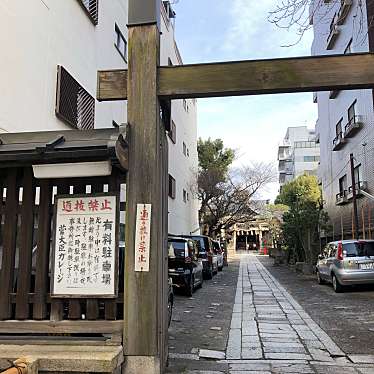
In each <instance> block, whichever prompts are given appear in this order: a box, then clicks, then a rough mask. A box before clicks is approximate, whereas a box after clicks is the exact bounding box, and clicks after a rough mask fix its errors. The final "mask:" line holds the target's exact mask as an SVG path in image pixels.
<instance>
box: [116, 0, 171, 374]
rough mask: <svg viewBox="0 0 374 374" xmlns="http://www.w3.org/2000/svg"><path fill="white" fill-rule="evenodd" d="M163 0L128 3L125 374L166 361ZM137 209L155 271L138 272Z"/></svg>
mask: <svg viewBox="0 0 374 374" xmlns="http://www.w3.org/2000/svg"><path fill="white" fill-rule="evenodd" d="M160 3H161V2H160V0H129V24H128V28H129V41H128V76H127V99H128V106H127V108H128V109H127V111H128V113H127V119H128V123H129V134H128V135H127V136H128V143H129V153H128V154H129V160H128V165H129V171H128V179H127V202H126V250H125V292H124V308H125V311H124V312H125V313H124V335H123V337H124V339H123V340H124V342H123V344H124V353H125V356H126V357H125V364H124V371H123V372H124V373H126V374H135V373H136V374H139V373H142V374H161V373H162V372H163V370H164V367H165V364H166V359H167V253H166V248H167V190H166V186H167V170H168V168H167V159H168V158H167V140H166V135H165V129H164V128H163V125H162V123H161V121H160V105H159V99H158V96H157V95H158V80H157V69H158V67H159V62H160V58H159V54H160V47H159V45H160V29H159V27H160V25H159V19H160ZM137 204H151V205H152V216H151V239H150V266H149V271H148V272H135V226H136V208H137Z"/></svg>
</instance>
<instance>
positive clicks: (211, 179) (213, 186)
mask: <svg viewBox="0 0 374 374" xmlns="http://www.w3.org/2000/svg"><path fill="white" fill-rule="evenodd" d="M197 152H198V157H199V170H198V173H197V186H196V187H197V188H196V191H195V192H196V195H197V197H198V198H199V200H200V204H201V206H200V210H199V220H200V224H202V223H203V222H204V221H205V217H204V216H205V212H206V211H207V204H209V202H210V201H211V200H212V199H213V198H214V197H215V196H217V195H219V194H220V190H219V185H220V183H223V182H225V181H226V180H227V174H228V170H229V167H230V165H231V164H232V162H233V161H234V158H235V151H234V150H233V149H231V148H225V147H224V144H223V141H222V140H221V139H215V140H211V139H210V138H209V139H208V140H202V139H201V138H199V140H198V143H197Z"/></svg>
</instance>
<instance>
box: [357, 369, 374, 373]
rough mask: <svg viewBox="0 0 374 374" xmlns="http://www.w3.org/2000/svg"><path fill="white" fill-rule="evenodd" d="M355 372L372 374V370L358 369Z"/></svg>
mask: <svg viewBox="0 0 374 374" xmlns="http://www.w3.org/2000/svg"><path fill="white" fill-rule="evenodd" d="M357 370H358V372H359V373H360V374H374V368H359V369H357Z"/></svg>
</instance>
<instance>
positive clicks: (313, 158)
mask: <svg viewBox="0 0 374 374" xmlns="http://www.w3.org/2000/svg"><path fill="white" fill-rule="evenodd" d="M317 161H319V156H304V162H317Z"/></svg>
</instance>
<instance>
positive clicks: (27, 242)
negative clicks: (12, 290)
mask: <svg viewBox="0 0 374 374" xmlns="http://www.w3.org/2000/svg"><path fill="white" fill-rule="evenodd" d="M22 185H23V194H22V206H21V232H20V249H19V266H18V280H17V299H16V319H28V318H29V302H28V293H29V292H30V289H31V287H30V286H31V264H32V249H33V240H32V239H33V231H34V202H35V184H34V176H33V172H32V169H31V168H25V169H24V172H23V183H22Z"/></svg>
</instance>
